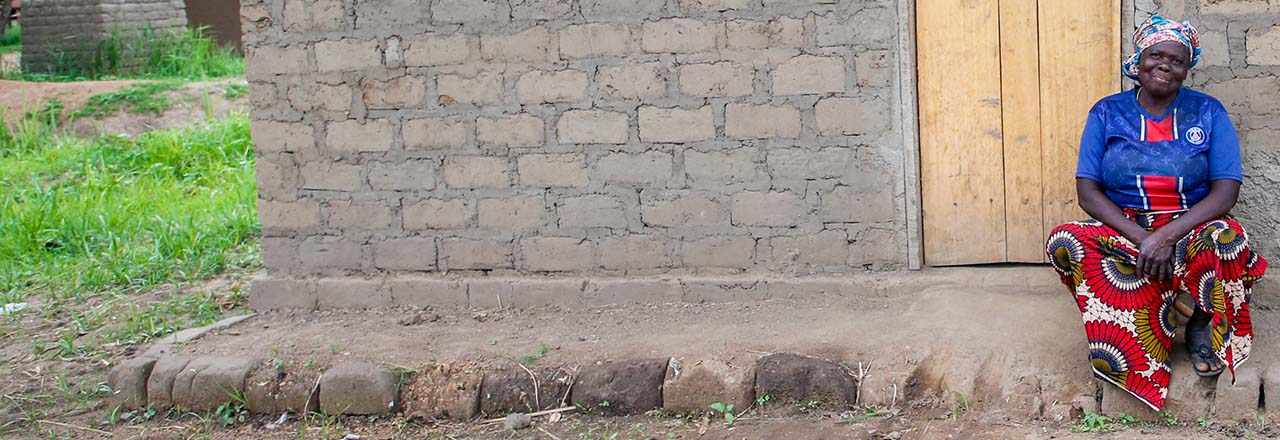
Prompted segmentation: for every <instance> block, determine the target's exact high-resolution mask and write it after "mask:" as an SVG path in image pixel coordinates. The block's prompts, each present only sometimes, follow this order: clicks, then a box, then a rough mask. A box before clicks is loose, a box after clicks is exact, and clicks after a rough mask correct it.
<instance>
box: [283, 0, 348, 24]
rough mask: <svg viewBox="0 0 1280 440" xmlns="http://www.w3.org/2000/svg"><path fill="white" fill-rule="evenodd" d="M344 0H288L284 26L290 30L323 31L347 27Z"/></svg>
mask: <svg viewBox="0 0 1280 440" xmlns="http://www.w3.org/2000/svg"><path fill="white" fill-rule="evenodd" d="M346 17H347V10H346V8H345V7H344V6H343V2H342V0H286V1H285V2H284V28H285V30H286V31H289V32H323V31H336V30H342V29H345V28H346V27H347V19H346Z"/></svg>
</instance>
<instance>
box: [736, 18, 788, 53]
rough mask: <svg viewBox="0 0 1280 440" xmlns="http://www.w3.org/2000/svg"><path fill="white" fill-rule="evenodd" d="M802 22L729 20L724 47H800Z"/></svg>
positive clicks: (780, 19)
mask: <svg viewBox="0 0 1280 440" xmlns="http://www.w3.org/2000/svg"><path fill="white" fill-rule="evenodd" d="M803 33H804V21H803V20H801V19H799V18H792V17H780V18H778V19H776V20H771V21H756V20H745V19H737V20H729V21H728V22H727V23H725V34H726V38H725V40H726V45H727V46H729V47H730V48H733V49H767V48H792V47H800V45H801V42H802V40H801V35H802V34H803Z"/></svg>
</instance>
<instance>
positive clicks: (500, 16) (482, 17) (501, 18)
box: [431, 0, 511, 25]
mask: <svg viewBox="0 0 1280 440" xmlns="http://www.w3.org/2000/svg"><path fill="white" fill-rule="evenodd" d="M510 18H511V9H510V5H508V3H507V2H506V1H502V0H437V1H436V2H435V4H433V5H432V7H431V22H432V23H434V24H437V25H442V24H481V23H500V22H505V21H508V20H510Z"/></svg>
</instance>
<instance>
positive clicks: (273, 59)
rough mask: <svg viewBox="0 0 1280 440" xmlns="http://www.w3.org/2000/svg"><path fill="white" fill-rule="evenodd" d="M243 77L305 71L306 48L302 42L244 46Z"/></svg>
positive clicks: (254, 77)
mask: <svg viewBox="0 0 1280 440" xmlns="http://www.w3.org/2000/svg"><path fill="white" fill-rule="evenodd" d="M245 50H246V52H247V53H246V54H245V62H244V66H245V77H247V78H248V79H249V80H260V79H269V78H270V77H271V76H272V75H289V74H299V73H303V72H307V71H309V70H310V69H308V68H307V50H306V46H305V45H302V44H295V45H292V46H248V47H245Z"/></svg>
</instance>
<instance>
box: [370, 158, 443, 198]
mask: <svg viewBox="0 0 1280 440" xmlns="http://www.w3.org/2000/svg"><path fill="white" fill-rule="evenodd" d="M365 166H366V167H368V169H369V187H370V188H372V189H373V190H374V191H423V190H431V189H435V187H436V162H435V161H431V160H407V161H403V162H370V163H367V164H365Z"/></svg>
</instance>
